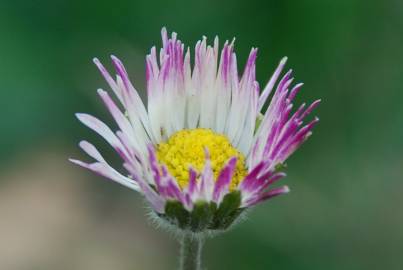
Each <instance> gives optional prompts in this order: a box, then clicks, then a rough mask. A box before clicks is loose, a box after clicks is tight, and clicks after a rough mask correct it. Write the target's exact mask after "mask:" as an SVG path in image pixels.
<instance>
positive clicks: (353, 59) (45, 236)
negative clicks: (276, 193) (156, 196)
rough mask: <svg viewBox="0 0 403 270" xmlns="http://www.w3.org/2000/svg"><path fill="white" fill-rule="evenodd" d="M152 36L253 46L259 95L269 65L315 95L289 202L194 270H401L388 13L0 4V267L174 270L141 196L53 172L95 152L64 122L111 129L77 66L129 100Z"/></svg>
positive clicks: (395, 67)
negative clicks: (114, 76) (284, 61)
mask: <svg viewBox="0 0 403 270" xmlns="http://www.w3.org/2000/svg"><path fill="white" fill-rule="evenodd" d="M162 26H167V27H168V29H169V30H174V31H177V32H178V33H179V36H180V39H181V40H182V41H184V42H185V43H186V44H189V45H190V46H191V47H193V46H194V44H195V42H196V40H198V39H199V38H200V37H201V36H202V35H206V36H207V37H208V38H209V39H210V40H212V39H213V37H214V36H215V35H219V36H220V37H221V40H225V39H232V37H234V36H235V37H236V38H237V45H236V49H237V52H238V57H239V60H240V61H239V63H240V66H242V65H243V63H244V62H245V60H246V57H247V54H248V52H249V49H250V47H252V46H257V47H258V48H259V50H260V51H259V52H260V53H259V57H258V63H257V65H258V66H257V75H258V80H259V81H260V83H261V84H264V83H265V82H266V80H267V78H268V76H269V75H270V74H271V72H272V71H273V69H274V68H275V66H276V64H277V63H278V61H279V60H280V59H281V57H282V56H284V55H287V56H288V57H289V62H288V65H287V66H288V68H291V67H292V68H293V69H294V71H295V75H296V79H297V80H298V81H303V82H304V83H305V86H304V88H303V91H302V92H301V94H300V96H299V100H298V101H299V102H302V101H309V100H313V99H315V98H317V97H320V98H322V100H323V103H322V105H321V106H320V108H319V110H318V111H317V114H318V115H319V116H320V118H321V122H320V124H319V125H318V126H317V127H316V128H315V131H314V136H313V137H312V138H311V140H309V141H308V142H307V143H306V144H305V145H304V146H303V147H302V149H300V151H298V152H297V153H296V154H295V155H294V156H292V157H291V158H290V159H289V161H288V165H289V166H288V169H287V172H288V178H287V179H286V180H285V181H286V183H287V184H288V185H289V186H290V187H291V189H292V192H291V193H290V194H289V195H288V196H284V197H281V198H278V199H275V200H273V201H270V202H268V203H266V204H264V205H261V206H258V207H257V208H255V209H254V210H253V211H252V212H251V213H250V215H249V220H248V221H247V222H244V223H242V224H241V225H239V226H237V227H236V228H234V229H233V230H232V231H231V232H229V233H227V234H224V235H222V236H219V237H217V238H214V239H212V240H210V241H208V242H207V244H206V247H205V252H204V262H205V265H206V266H208V269H211V270H213V269H234V270H235V269H310V270H316V269H317V270H322V269H327V270H332V269H346V270H348V269H391V270H393V269H402V267H403V210H402V208H403V177H402V176H403V155H402V154H403V151H402V150H403V106H402V100H403V86H402V85H403V52H402V50H403V2H402V1H401V0H386V1H376V0H366V1H364V0H362V1H360V0H339V1H333V0H332V1H331V0H304V1H302V0H301V1H291V0H287V1H274V0H273V1H268V0H266V1H255V0H249V1H240V0H239V1H238V0H232V1H226V0H225V1H213V0H205V1H182V0H170V1H157V0H154V1H141V2H140V1H136V0H115V1H112V2H111V1H93V2H90V1H81V0H52V1H50V0H43V1H40V0H12V1H11V0H0V37H1V40H0V93H1V97H0V129H1V131H0V269H4V270H34V269H41V270H47V269H60V270H64V269H66V270H67V269H69V270H70V269H77V270H81V269H82V270H84V269H85V270H91V269H94V270H95V269H96V270H103V269H108V270H109V269H117V270H126V269H127V270H129V269H140V270H142V269H157V270H158V269H161V270H162V269H175V268H176V257H177V243H176V242H175V240H174V239H173V237H172V236H169V235H168V234H166V233H164V232H161V231H158V230H155V229H154V228H153V227H152V226H150V222H149V221H147V218H146V217H145V213H146V210H145V204H144V203H143V201H142V199H141V197H140V196H139V195H138V194H136V193H133V192H132V191H130V190H128V189H125V188H123V187H121V186H119V185H117V184H114V183H111V182H110V181H105V180H103V179H101V178H100V177H98V176H95V175H93V174H91V173H90V172H88V171H85V170H83V169H81V168H78V167H75V166H73V165H72V164H69V163H68V162H67V158H68V157H70V156H74V157H80V158H84V155H83V154H82V153H80V152H79V151H78V147H77V143H78V142H79V140H80V139H82V138H85V139H88V140H91V141H92V142H94V143H95V144H96V145H97V146H99V147H100V149H101V150H103V153H106V155H107V156H108V158H109V159H110V160H112V161H113V162H117V158H116V156H115V155H114V154H113V153H112V150H111V149H110V148H109V147H108V146H106V144H105V143H104V142H103V141H102V140H101V139H99V138H98V137H97V136H95V135H94V134H93V133H92V132H91V131H89V130H88V129H86V128H85V127H84V126H82V125H80V124H79V122H78V121H77V120H76V119H75V117H74V116H73V113H74V112H77V111H83V112H90V113H92V114H95V115H97V116H99V117H100V118H102V119H105V120H106V122H107V123H110V124H111V123H112V121H111V118H110V117H109V116H108V115H107V113H106V110H105V109H104V108H103V106H102V104H101V102H100V100H99V99H98V98H97V96H96V92H95V90H96V88H98V87H103V88H105V89H107V86H106V83H105V82H104V81H103V79H102V77H101V76H100V75H99V73H98V71H97V70H96V68H95V66H94V65H93V64H92V62H91V59H92V58H93V57H94V56H97V57H99V58H100V59H101V60H103V62H104V63H105V64H107V66H108V67H111V65H110V63H109V62H108V61H109V60H108V57H109V55H110V54H116V55H117V56H119V57H120V58H121V59H123V60H124V62H125V64H126V67H127V69H128V70H129V72H130V74H131V77H132V79H133V80H134V83H135V85H136V87H137V89H139V90H140V91H142V95H143V97H144V89H145V82H144V77H145V71H144V56H145V54H146V53H147V52H148V50H149V48H150V47H151V46H152V45H160V36H159V31H160V29H161V27H162Z"/></svg>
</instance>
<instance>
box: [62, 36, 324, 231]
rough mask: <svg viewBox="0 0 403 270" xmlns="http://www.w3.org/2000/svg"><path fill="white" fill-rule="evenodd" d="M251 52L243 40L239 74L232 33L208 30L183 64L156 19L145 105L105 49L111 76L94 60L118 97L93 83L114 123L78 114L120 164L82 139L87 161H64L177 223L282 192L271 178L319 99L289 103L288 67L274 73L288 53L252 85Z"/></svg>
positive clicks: (303, 133)
mask: <svg viewBox="0 0 403 270" xmlns="http://www.w3.org/2000/svg"><path fill="white" fill-rule="evenodd" d="M256 54H257V49H255V48H252V50H251V52H250V55H249V58H248V60H247V62H246V66H245V68H244V71H243V73H242V74H238V69H237V58H236V55H235V53H234V42H231V43H229V42H228V41H227V42H225V43H224V45H223V48H222V50H221V52H219V42H218V38H217V37H216V38H215V39H214V43H213V45H212V46H208V45H207V41H206V38H203V39H202V40H201V41H199V42H197V44H196V47H195V51H194V60H192V62H193V61H194V64H191V53H190V50H189V48H188V49H186V50H185V48H184V44H183V43H182V42H181V41H180V40H178V39H177V35H176V33H173V34H172V35H171V37H170V38H169V37H168V34H167V31H166V29H165V28H163V29H162V48H161V50H160V52H159V56H157V49H156V48H155V47H153V48H151V52H150V54H149V55H147V57H146V81H147V95H148V104H147V106H145V105H144V104H143V102H142V101H141V99H140V97H139V94H138V92H137V90H136V89H135V88H134V86H133V85H132V83H131V81H130V80H129V75H128V72H127V71H126V69H125V67H124V66H123V64H122V63H121V61H120V60H119V59H117V58H116V57H114V56H112V63H113V65H114V68H115V72H116V77H113V76H112V75H111V74H110V73H109V72H108V71H107V70H106V69H105V67H104V66H103V65H102V64H101V63H100V61H99V60H98V59H94V62H95V64H96V65H97V67H98V68H99V70H100V71H101V73H102V75H103V76H104V78H105V79H106V81H107V83H108V84H109V86H110V88H111V89H112V91H113V93H114V95H115V97H116V99H115V100H116V101H118V102H115V101H114V100H113V99H112V97H111V96H110V95H109V94H108V92H106V91H104V90H101V89H99V90H98V94H99V96H100V97H101V99H102V101H103V102H104V103H105V106H106V108H107V109H108V110H109V112H110V113H111V115H112V117H113V118H114V120H115V122H116V124H117V126H118V130H117V131H116V132H113V131H112V130H111V129H110V128H109V127H108V126H107V125H105V124H104V123H103V122H101V121H100V120H98V119H97V118H95V117H93V116H91V115H88V114H83V113H78V114H77V118H78V119H79V120H80V121H81V122H82V123H83V124H84V125H86V126H87V127H89V128H90V129H92V130H94V131H95V132H96V133H98V134H99V135H100V136H102V137H103V138H104V139H105V140H106V141H107V142H108V143H109V144H110V145H111V146H112V147H113V148H114V149H115V150H116V152H117V153H118V155H119V156H120V157H121V159H122V161H123V167H124V170H125V172H118V170H116V169H114V168H112V167H111V166H110V165H109V164H108V163H107V162H106V161H105V159H104V158H103V157H102V156H101V154H100V153H99V152H98V151H97V149H96V148H95V147H94V146H93V145H92V144H90V143H89V142H87V141H81V142H80V147H81V148H82V149H83V150H84V151H85V152H86V153H87V154H88V155H89V156H90V157H92V158H93V159H95V162H92V163H86V162H83V161H79V160H76V159H70V160H71V161H72V162H73V163H76V164H78V165H80V166H82V167H85V168H87V169H89V170H91V171H93V172H96V173H98V174H100V175H102V176H104V177H106V178H109V179H111V180H113V181H116V182H118V183H120V184H122V185H124V186H126V187H128V188H130V189H133V190H135V191H137V192H140V193H141V194H143V195H144V197H145V198H146V199H147V201H148V202H149V204H150V205H151V207H152V210H153V211H154V212H155V213H156V214H157V215H158V217H160V218H161V219H162V220H164V221H166V222H168V223H169V224H171V225H173V226H174V227H176V228H179V229H180V230H184V231H190V232H192V233H197V232H204V231H221V230H225V229H227V228H228V227H229V226H230V225H231V224H232V223H233V222H234V221H235V220H236V219H237V218H238V216H239V215H240V214H241V213H242V212H243V211H244V210H245V209H247V208H249V207H252V206H254V205H256V204H258V203H261V202H263V201H265V200H268V199H270V198H273V197H275V196H277V195H281V194H285V193H287V192H288V191H289V189H288V187H287V186H278V187H272V186H273V184H274V183H275V182H277V181H278V180H280V179H281V178H283V177H284V176H285V174H284V173H283V172H281V169H282V168H283V166H282V165H283V164H284V162H285V160H286V159H287V158H288V157H289V156H290V155H291V154H292V153H293V152H294V151H295V150H296V149H297V148H298V147H299V146H300V145H301V144H302V143H303V142H304V141H305V140H306V139H307V138H308V137H309V136H310V135H311V134H312V131H311V130H312V128H313V127H314V125H315V124H316V123H317V122H318V118H314V119H313V120H311V121H310V122H308V123H306V124H304V119H305V118H306V117H307V116H308V115H309V114H310V113H311V112H312V110H313V109H314V108H315V107H317V105H318V104H319V103H320V100H316V101H314V102H313V103H311V104H310V105H309V106H306V105H305V104H302V105H301V106H299V107H298V108H295V109H293V103H292V102H293V100H294V98H295V96H296V94H297V93H298V92H299V90H300V88H301V86H302V84H301V83H300V84H296V85H295V86H292V82H293V78H292V72H291V70H290V71H288V72H287V73H285V75H284V76H282V78H281V79H280V80H279V78H280V76H281V73H282V70H283V68H284V66H285V63H286V61H287V58H283V59H282V60H281V61H280V63H279V65H278V67H277V68H276V70H275V71H274V73H273V75H272V77H271V78H270V80H269V81H268V82H267V84H266V86H265V87H264V88H263V90H262V91H260V88H259V84H258V83H257V81H256V78H255V61H256ZM278 81H279V82H278ZM273 89H275V90H274V91H273ZM269 96H271V99H270V100H269ZM263 108H267V109H266V110H263ZM119 171H121V170H119Z"/></svg>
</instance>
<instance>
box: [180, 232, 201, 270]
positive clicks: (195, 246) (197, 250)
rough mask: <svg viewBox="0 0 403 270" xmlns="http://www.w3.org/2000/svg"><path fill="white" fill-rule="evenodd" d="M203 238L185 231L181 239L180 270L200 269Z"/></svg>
mask: <svg viewBox="0 0 403 270" xmlns="http://www.w3.org/2000/svg"><path fill="white" fill-rule="evenodd" d="M202 247H203V239H201V238H198V237H194V236H193V235H192V234H190V233H185V234H184V235H183V237H182V239H181V254H180V268H179V269H180V270H200V269H201V251H202Z"/></svg>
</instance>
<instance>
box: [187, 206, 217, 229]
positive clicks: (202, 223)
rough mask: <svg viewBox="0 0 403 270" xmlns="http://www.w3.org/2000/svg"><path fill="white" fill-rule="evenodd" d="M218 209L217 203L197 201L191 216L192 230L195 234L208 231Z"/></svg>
mask: <svg viewBox="0 0 403 270" xmlns="http://www.w3.org/2000/svg"><path fill="white" fill-rule="evenodd" d="M216 209H217V205H216V204H215V203H207V202H205V201H197V202H196V203H195V204H194V207H193V211H192V213H191V214H190V229H191V230H192V231H194V232H198V231H203V230H204V229H206V228H207V227H208V225H209V224H210V223H211V221H212V219H213V216H214V212H215V211H216Z"/></svg>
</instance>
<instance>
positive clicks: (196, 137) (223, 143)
mask: <svg viewBox="0 0 403 270" xmlns="http://www.w3.org/2000/svg"><path fill="white" fill-rule="evenodd" d="M205 147H206V148H207V149H208V151H209V153H210V159H211V167H212V170H213V172H214V178H215V180H216V179H217V177H218V174H219V173H220V171H221V169H222V168H223V166H224V165H225V164H226V162H227V161H228V159H230V158H231V157H234V156H236V157H237V158H238V159H237V163H236V168H235V172H234V174H233V176H232V180H231V184H230V190H234V189H235V188H236V186H237V185H238V184H239V182H241V181H242V179H243V178H244V177H245V175H246V174H247V170H246V167H245V157H244V155H243V154H241V153H240V152H239V151H238V150H237V149H235V148H234V147H233V146H232V145H231V143H230V141H229V140H228V138H227V137H226V136H224V135H221V134H217V133H215V132H213V131H212V130H211V129H205V128H196V129H184V130H181V131H178V132H176V133H174V134H173V135H172V136H171V137H170V138H169V139H168V141H167V142H164V143H160V144H159V145H158V146H157V158H158V160H159V161H160V162H161V163H164V164H165V165H166V166H167V168H168V171H169V172H170V173H171V174H172V175H173V176H175V178H176V180H177V181H178V184H179V186H180V187H181V188H184V187H186V186H187V185H188V182H189V166H190V165H191V166H192V167H193V168H194V169H196V170H197V171H198V172H201V171H202V170H203V167H204V164H205V153H204V148H205Z"/></svg>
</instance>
